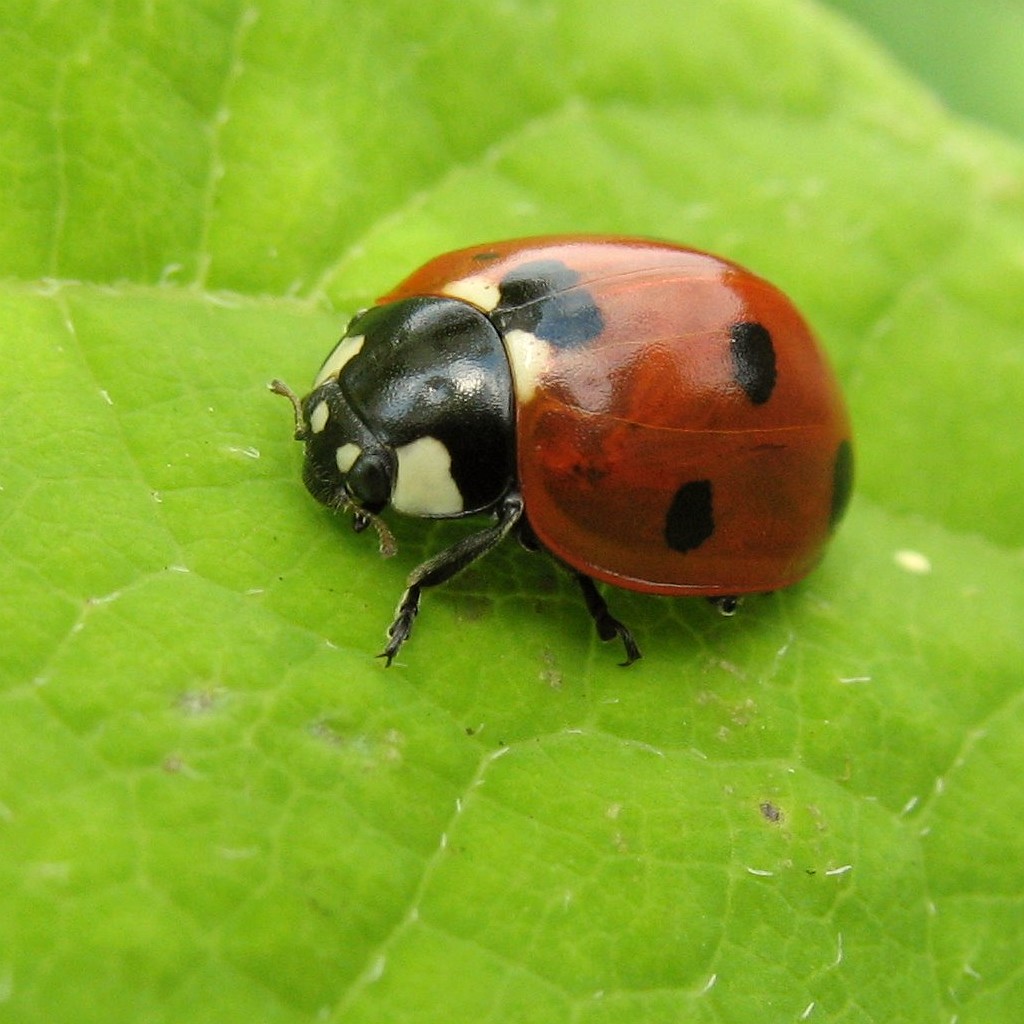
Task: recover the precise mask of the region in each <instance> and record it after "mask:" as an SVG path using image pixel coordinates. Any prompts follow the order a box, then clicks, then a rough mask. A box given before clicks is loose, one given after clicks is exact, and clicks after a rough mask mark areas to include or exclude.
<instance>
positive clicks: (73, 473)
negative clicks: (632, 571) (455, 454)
mask: <svg viewBox="0 0 1024 1024" xmlns="http://www.w3.org/2000/svg"><path fill="white" fill-rule="evenodd" d="M0 32H2V33H3V38H4V39H5V40H6V41H7V42H8V44H9V45H7V46H5V47H4V51H5V58H4V61H3V63H2V66H0V162H2V173H0V203H2V209H3V211H4V215H3V217H2V218H0V325H2V335H0V347H2V353H3V365H4V371H5V372H4V374H3V378H2V380H0V410H2V421H3V430H4V443H3V445H2V446H0V487H2V490H0V551H2V558H0V595H2V599H0V631H2V635H3V637H4V642H3V644H2V645H0V1019H10V1020H14V1021H18V1022H19V1024H32V1022H43V1021H45V1022H47V1024H52V1022H65V1021H66V1022H72V1021H73V1022H75V1024H89V1022H92V1021H103V1022H105V1024H110V1022H114V1024H117V1022H120V1021H124V1022H127V1021H140V1020H145V1021H148V1022H157V1024H159V1022H164V1021H166V1022H172V1021H173V1022H182V1021H187V1022H189V1024H192V1022H196V1024H198V1022H206V1021H210V1022H213V1021H216V1022H221V1024H222V1022H230V1021H246V1022H251V1021H261V1022H263V1021H267V1022H287V1024H292V1022H302V1021H311V1020H314V1019H315V1020H324V1021H345V1022H346V1024H348V1022H362V1021H365V1022H368V1024H369V1022H373V1024H380V1022H388V1021H396V1022H397V1021H406V1020H409V1021H411V1020H415V1021H417V1022H424V1024H429V1022H431V1021H444V1022H451V1021H480V1020H495V1021H497V1020H501V1021H505V1020H507V1021H515V1022H527V1024H529V1022H549V1021H551V1022H561V1021H570V1020H572V1021H577V1022H587V1024H602V1022H605V1021H608V1022H613V1021H614V1022H616V1024H629V1022H634V1021H635V1022H640V1021H643V1022H655V1021H666V1022H668V1021H671V1022H678V1021H707V1022H712V1021H714V1022H748V1021H751V1020H757V1021H765V1022H774V1021H798V1020H801V1019H804V1020H809V1021H828V1022H839V1021H842V1022H868V1021H871V1022H895V1021H914V1022H919V1021H935V1022H949V1021H953V1020H956V1021H957V1022H958V1024H964V1022H968V1021H978V1022H986V1024H992V1022H994V1024H1000V1022H1010V1021H1016V1019H1017V1017H1018V1016H1019V1007H1020V1006H1021V1005H1022V1004H1024V976H1022V974H1021V970H1020V964H1021V963H1022V962H1024V937H1022V934H1021V929H1020V927H1019V920H1020V917H1021V914H1022V912H1024V907H1022V902H1024V901H1022V896H1021V893H1022V892H1024V832H1022V830H1021V828H1020V825H1019V822H1020V821H1021V820H1022V818H1024V795H1022V793H1024V791H1022V790H1021V788H1020V786H1019V785H1018V784H1017V780H1018V779H1019V778H1020V777H1021V775H1022V772H1024V743H1022V742H1021V740H1022V730H1024V688H1022V685H1021V683H1022V678H1024V675H1022V671H1021V664H1022V661H1024V643H1022V639H1021V630H1020V623H1021V621H1022V618H1024V572H1022V569H1024V553H1022V537H1024V529H1022V528H1024V511H1022V505H1021V501H1020V497H1021V486H1020V485H1021V469H1020V462H1021V460H1020V452H1019V448H1020V396H1021V394H1024V360H1022V359H1021V349H1020V295H1021V294H1022V293H1024V249H1022V247H1021V241H1020V240H1021V238H1022V237H1024V198H1022V196H1024V187H1022V186H1024V154H1022V153H1021V151H1020V149H1019V148H1018V147H1016V146H1015V145H1014V144H1012V143H1011V142H1009V141H1007V140H1001V139H999V138H998V137H996V136H994V135H992V134H990V133H984V132H981V131H979V130H978V129H975V128H972V127H971V126H969V125H965V124H963V123H960V122H958V121H957V120H956V119H954V118H953V117H952V116H951V115H949V114H948V113H947V112H945V111H944V110H943V109H942V108H941V107H940V106H939V105H938V104H937V103H936V102H935V101H934V100H933V99H931V97H930V96H929V95H928V94H927V92H926V91H925V90H923V89H922V88H920V87H918V86H916V85H915V84H914V83H913V82H912V81H910V80H909V79H908V78H907V77H906V76H905V75H904V74H903V73H901V72H900V70H899V69H898V68H897V67H895V66H894V65H893V64H892V63H891V62H890V61H889V60H887V59H885V58H884V57H882V56H880V55H879V53H878V52H876V51H875V50H874V49H873V48H872V46H871V45H870V44H869V43H868V42H867V41H866V40H865V38H864V37H863V36H862V35H860V34H859V33H857V32H854V31H853V30H851V29H850V28H849V26H847V25H846V24H845V23H843V22H841V21H838V20H836V19H835V18H834V17H833V16H829V15H826V14H824V13H822V11H820V10H819V9H818V8H817V7H815V6H813V5H811V4H809V3H789V2H786V3H779V4H774V5H765V4H763V3H760V2H757V0H729V2H724V3H716V4H696V5H669V4H661V5H659V4H654V5H648V6H647V7H645V8H642V9H641V8H633V7H630V6H628V5H624V4H623V5H617V4H612V3H609V4H605V5H599V6H598V7H596V8H595V6H594V5H593V4H587V3H584V2H582V0H516V2H514V3H507V4H493V3H489V2H484V0H468V2H466V0H463V2H460V3H456V2H454V0H438V2H435V3H432V4H422V3H414V2H412V0H391V2H388V3H375V4H372V5H371V4H357V3H353V2H351V0H349V2H346V0H305V2H300V3H285V2H284V0H261V2H259V3H255V2H253V3H251V4H248V5H247V4H245V3H217V2H214V0H205V2H204V0H167V2H165V3H160V4H156V3H149V4H142V5H138V6H137V7H133V6H132V5H126V4H114V5H109V4H101V3H99V2H98V0H65V2H64V3H62V4H52V5H41V4H31V3H28V2H26V0H15V2H14V3H11V4H8V5H7V6H6V7H5V8H4V10H3V12H2V13H0ZM558 231H602V232H604V231H608V232H623V233H631V234H648V235H655V236H660V237H665V238H671V239H675V240H678V241H681V242H686V243H688V244H691V245H694V246H697V247H700V248H706V249H710V250H713V251H718V252H721V253H723V254H724V255H728V256H730V257H732V258H734V259H737V260H739V261H741V262H744V263H746V264H748V265H750V266H751V267H753V268H754V269H756V270H757V271H759V272H761V273H763V274H765V275H766V276H768V277H769V278H771V279H773V280H775V281H777V282H778V283H779V284H780V285H781V286H782V287H784V288H785V289H786V290H787V291H788V292H789V293H790V294H792V296H793V297H794V298H795V300H796V301H797V303H798V304H799V305H800V306H801V307H802V308H803V309H804V310H805V311H806V312H807V314H808V316H809V318H810V319H811V321H812V322H813V323H815V325H816V326H817V328H818V330H819V333H820V334H821V336H822V338H823V339H824V342H825V344H826V347H827V348H828V349H829V351H830V353H831V355H832V357H833V360H834V362H835V365H836V367H837V369H838V371H839V375H840V377H841V378H842V380H843V383H844V386H845V388H846V390H847V394H848V396H849V399H850V404H851V408H852V412H853V415H854V419H855V424H856V431H857V457H858V473H859V479H858V489H857V493H856V497H855V499H854V502H853V505H852V507H851V511H850V513H849V515H848V517H847V520H846V522H845V523H844V524H843V527H842V529H841V530H840V532H839V534H838V536H837V537H836V540H835V542H834V544H833V545H832V547H831V549H830V552H829V554H828V557H827V558H826V560H825V562H824V563H823V564H822V566H821V567H820V568H819V569H818V570H817V571H816V572H815V573H814V574H813V575H812V576H811V577H810V579H809V580H807V581H806V583H804V584H802V585H800V586H798V587H796V588H793V589H792V590H791V591H788V592H785V593H780V594H777V595H774V596H771V597H765V598H760V599H751V600H750V601H748V602H747V604H746V605H745V606H744V608H743V610H742V613H741V614H740V615H738V616H737V617H735V618H733V619H729V620H725V619H721V618H719V617H717V616H715V615H714V614H713V612H712V611H711V610H710V609H708V608H707V607H706V606H705V605H704V603H703V602H686V601H671V600H668V599H658V598H653V597H648V596H644V595H639V594H634V593H627V592H624V591H623V592H619V591H616V592H614V593H609V595H608V596H609V600H610V601H611V603H612V607H613V609H614V611H615V613H616V614H617V615H619V616H620V617H621V618H622V619H623V620H624V621H626V622H628V623H629V624H630V625H631V626H632V627H633V629H634V631H635V632H636V634H637V637H638V640H639V641H640V643H641V646H642V647H643V649H644V653H645V658H644V660H643V661H642V662H640V663H639V664H637V665H636V666H634V667H632V668H630V669H629V670H628V671H627V670H623V669H621V668H619V667H618V666H617V664H616V662H617V661H618V660H619V658H620V656H621V655H620V652H619V651H618V650H616V649H614V647H605V646H604V645H602V644H600V643H599V642H597V641H596V639H595V637H594V636H593V633H592V627H591V624H590V621H589V619H588V617H587V615H586V612H585V610H584V609H583V608H582V607H581V606H580V603H579V600H578V596H577V595H576V594H575V593H574V592H573V590H572V588H571V586H570V585H569V584H568V583H567V581H565V580H563V579H561V578H560V577H559V575H558V573H557V572H556V570H555V569H554V568H552V566H551V565H550V564H549V563H548V562H547V561H545V560H544V559H543V558H539V557H537V556H533V555H530V554H528V553H526V552H523V551H520V550H518V549H516V548H515V546H514V545H507V546H506V547H504V548H502V549H501V550H499V551H498V552H496V553H495V554H493V555H491V556H489V557H488V558H487V560H486V561H485V562H483V563H482V564H480V565H479V566H477V567H474V568H473V569H471V570H470V571H468V572H466V573H465V574H464V575H463V576H462V577H460V578H458V579H457V580H455V581H453V582H452V583H451V584H449V585H447V586H446V587H444V588H443V589H441V590H439V591H438V592H435V593H431V594H429V595H428V596H427V598H426V600H425V602H424V611H423V615H422V616H421V619H420V621H419V622H418V624H417V630H416V634H415V636H414V637H413V639H412V641H411V642H410V643H409V644H408V646H407V647H406V648H404V649H403V651H402V654H401V658H400V660H399V661H398V662H397V663H396V665H395V666H394V667H392V668H391V669H390V670H385V669H384V667H383V665H382V664H381V662H379V661H377V660H376V659H375V658H374V655H375V654H376V653H377V651H378V649H379V646H380V645H381V643H382V635H383V628H384V626H385V624H386V623H387V622H388V621H389V619H390V616H391V613H392V610H393V607H394V603H395V600H396V598H397V597H398V594H399V593H400V591H401V588H402V586H403V580H404V577H405V575H406V574H407V573H408V571H409V570H410V569H411V568H412V567H413V566H415V565H416V564H417V563H418V562H419V561H421V560H422V559H423V558H425V557H427V556H428V555H429V554H430V553H432V552H435V551H437V550H439V549H440V547H441V546H442V545H444V544H445V543H448V542H450V541H451V540H452V539H453V538H454V537H455V536H457V535H459V534H460V533H462V532H464V531H465V530H466V529H467V528H471V527H467V525H466V524H461V525H459V524H432V525H431V524H427V523H424V522H418V521H406V522H393V525H394V528H395V532H396V536H397V539H398V542H399V555H398V557H397V558H396V559H393V560H390V561H381V560H380V559H378V558H377V555H376V550H375V545H374V542H373V540H372V539H370V538H368V537H367V536H359V537H357V536H353V535H352V533H351V529H350V528H349V527H348V526H347V525H346V523H344V522H342V521H339V520H336V519H332V518H331V516H330V515H329V514H327V513H326V512H324V511H323V510H322V509H320V508H318V507H317V506H315V504H314V503H313V502H312V501H311V500H310V499H309V498H308V496H307V495H306V493H305V491H304V489H303V487H302V483H301V479H300V476H299V462H300V450H299V449H298V447H297V446H296V445H295V444H294V443H293V442H292V440H291V425H290V412H289V410H288V408H287V406H286V404H285V403H283V402H281V401H280V399H277V398H274V397H272V396H270V395H268V393H267V391H266V382H267V381H268V380H269V379H271V378H272V377H275V376H280V377H283V378H284V379H286V380H289V381H292V382H293V383H295V384H296V386H301V384H302V382H304V381H308V380H309V379H310V377H311V376H312V374H313V372H314V371H315V368H316V366H317V364H318V361H319V360H320V358H322V356H323V355H324V354H325V353H326V352H327V350H328V349H329V348H330V346H331V344H332V343H333V341H334V340H335V339H336V338H337V336H338V334H339V333H340V330H341V329H342V327H343V325H344V322H345V319H346V317H347V316H348V315H349V314H350V313H351V312H352V311H354V310H355V309H357V308H358V307H360V306H361V305H365V304H367V303H369V302H372V301H373V299H374V297H375V296H376V295H378V294H380V293H381V292H383V291H385V290H386V289H387V288H388V287H389V286H390V285H392V284H394V283H395V282H396V281H397V280H399V279H400V278H401V277H402V276H403V275H404V274H406V273H407V272H408V271H410V270H411V269H413V268H414V267H415V266H416V265H417V264H418V263H420V262H422V261H423V260H425V259H427V258H429V257H430V256H432V255H434V254H436V253H438V252H440V251H443V250H445V249H446V248H451V247H454V246H457V245H462V244H469V243H472V242H474V241H485V240H487V239H490V238H500V237H514V236H517V235H526V234H531V233H542V232H558Z"/></svg>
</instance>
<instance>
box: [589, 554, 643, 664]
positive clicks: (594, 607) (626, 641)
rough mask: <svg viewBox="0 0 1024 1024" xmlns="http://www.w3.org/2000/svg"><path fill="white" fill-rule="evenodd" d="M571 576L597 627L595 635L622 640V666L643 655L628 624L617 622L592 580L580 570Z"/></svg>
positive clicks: (603, 638)
mask: <svg viewBox="0 0 1024 1024" xmlns="http://www.w3.org/2000/svg"><path fill="white" fill-rule="evenodd" d="M573 576H574V577H575V578H576V582H577V583H578V584H579V587H580V590H581V591H583V600H584V601H586V603H587V611H588V612H590V617H591V618H592V619H593V620H594V625H595V626H596V627H597V635H598V636H599V637H600V638H601V639H602V640H614V639H615V637H618V638H619V639H620V640H621V641H622V644H623V646H624V647H625V648H626V660H625V661H623V662H622V663H621V664H622V666H623V668H625V667H626V666H627V665H632V664H633V662H634V661H639V660H640V658H642V657H643V655H642V654H641V653H640V648H639V647H637V644H636V640H634V639H633V634H632V633H631V632H630V630H629V627H628V626H626V625H625V624H624V623H622V622H619V620H618V619H617V618H615V616H614V615H612V613H611V612H610V611H608V604H607V602H606V601H605V599H604V598H603V597H602V596H601V595H600V593H599V592H598V589H597V585H596V584H595V583H594V581H593V580H592V579H591V578H590V577H589V576H584V575H583V573H581V572H574V573H573Z"/></svg>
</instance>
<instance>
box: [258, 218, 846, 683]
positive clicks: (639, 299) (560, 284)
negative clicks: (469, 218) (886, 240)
mask: <svg viewBox="0 0 1024 1024" xmlns="http://www.w3.org/2000/svg"><path fill="white" fill-rule="evenodd" d="M270 387H271V389H272V390H273V391H275V392H277V393H278V394H281V395H284V396H285V397H287V398H288V399H289V400H290V401H291V403H292V406H293V408H294V412H295V438H296V440H299V441H302V442H303V443H304V444H305V468H304V474H303V475H304V479H305V484H306V487H307V488H308V489H309V491H310V493H311V494H312V495H313V497H314V498H316V499H317V500H318V501H320V502H322V503H323V504H325V505H327V506H329V507H330V508H334V509H340V510H346V511H349V512H351V513H352V514H353V516H354V523H353V525H354V528H355V530H356V531H357V532H358V531H362V530H365V529H366V528H367V527H368V526H373V527H374V528H375V529H376V531H377V533H378V536H379V540H380V548H381V553H382V554H385V555H387V554H393V553H394V547H395V545H394V541H393V539H392V537H391V534H390V532H389V531H388V529H387V527H386V526H385V524H384V523H383V521H382V520H381V519H380V513H381V512H382V511H383V510H384V509H385V508H387V507H388V506H391V507H392V508H394V509H395V510H397V511H398V512H401V513H404V514H406V515H410V516H422V517H426V518H432V519H452V518H461V517H463V516H472V515H489V516H490V517H491V519H492V520H493V522H492V523H491V524H490V525H487V526H485V527H484V528H483V529H481V530H480V531H479V532H477V533H473V534H470V535H469V536H467V537H465V538H464V539H462V540H460V541H458V542H457V543H456V544H453V545H452V546H451V547H449V548H447V549H446V550H444V551H441V552H440V553H439V554H436V555H435V556H434V557H433V558H430V559H428V560H427V561H426V562H424V563H423V564H422V565H421V566H419V567H418V568H417V569H415V570H414V571H413V572H412V574H411V575H410V576H409V579H408V585H407V588H406V590H405V592H404V594H403V595H402V598H401V601H400V602H399V605H398V608H397V610H396V613H395V617H394V620H393V622H392V623H391V626H390V628H389V629H388V642H387V645H386V647H385V648H384V650H383V651H382V652H381V655H380V657H382V658H385V659H386V663H387V664H388V665H390V664H391V662H392V661H393V660H394V658H395V655H396V654H397V653H398V650H399V648H400V647H401V646H402V644H403V643H404V642H405V641H406V640H407V639H408V638H409V634H410V632H411V630H412V626H413V622H414V620H415V618H416V615H417V613H418V611H419V607H420V595H421V592H422V591H423V590H424V589H426V588H429V587H434V586H437V585H438V584H440V583H443V582H445V581H446V580H448V579H450V578H451V577H452V576H454V575H455V574H456V573H458V572H460V571H461V570H462V569H465V568H466V566H468V565H470V564H471V563H473V562H475V561H476V560H477V559H478V558H481V557H482V556H483V555H485V554H487V552H489V551H490V550H491V549H492V548H494V547H495V546H496V545H497V544H499V543H500V542H501V541H503V540H504V539H505V538H506V537H508V536H509V535H510V534H511V535H515V536H516V537H517V538H518V539H519V540H520V541H521V542H522V543H523V545H524V546H525V547H527V548H530V549H533V550H536V549H543V550H545V551H547V552H549V553H550V554H552V555H553V556H554V557H555V558H556V559H557V560H558V561H559V562H560V563H562V564H563V566H565V567H566V568H567V569H568V570H569V572H570V573H571V574H572V575H573V576H574V577H575V579H576V581H577V582H578V584H579V586H580V588H581V589H582V592H583V597H584V600H585V602H586V606H587V610H588V611H589V613H590V615H591V617H592V618H593V620H594V623H595V625H596V628H597V632H598V635H599V636H600V638H601V639H602V640H611V639H613V638H615V637H619V639H620V640H621V641H622V643H623V645H624V646H625V651H626V661H625V662H624V664H627V665H628V664H630V663H631V662H634V661H636V659H637V658H639V657H640V650H639V648H638V646H637V644H636V641H635V640H634V638H633V634H632V633H631V632H630V630H629V629H628V628H627V627H626V626H625V625H624V624H623V623H622V622H620V621H619V620H618V619H616V618H615V617H613V615H612V614H611V612H610V611H609V609H608V606H607V604H606V603H605V600H604V598H603V597H602V596H601V594H600V593H599V592H598V589H597V587H596V585H595V581H600V582H602V583H609V584H612V585H614V586H617V587H624V588H626V589H627V590H636V591H641V592H643V593H647V594H669V595H675V596H703V597H707V598H709V599H710V600H712V601H713V602H714V603H715V604H716V605H717V606H718V608H719V610H720V611H722V612H724V613H726V614H730V613H731V612H733V611H735V608H736V604H737V602H738V599H739V597H740V595H743V594H747V593H751V592H767V591H773V590H777V589H779V588H780V587H786V586H788V585H790V584H792V583H795V582H796V581H797V580H799V579H801V578H802V577H803V576H804V575H806V574H807V572H809V571H810V569H811V568H812V567H813V566H814V565H815V563H816V562H817V561H818V560H819V558H820V557H821V555H822V550H823V548H824V545H825V544H826V542H827V541H828V538H829V536H830V534H831V532H832V530H833V529H834V527H835V526H836V524H837V523H838V521H839V519H840V518H841V516H842V514H843V511H844V509H845V507H846V504H847V501H848V499H849V496H850V489H851V483H852V470H853V460H852V454H851V443H850V423H849V419H848V417H847V413H846V410H845V407H844V403H843V398H842V395H841V393H840V391H839V387H838V385H837V383H836V380H835V377H834V376H833V374H832V371H831V370H830V368H829V366H828V363H827V362H826V360H825V357H824V355H823V354H822V351H821V349H820V348H819V346H818V344H817V342H816V341H815V339H814V336H813V334H812V333H811V330H810V328H809V327H808V326H807V324H806V323H805V321H804V320H803V318H802V317H801V316H800V314H799V313H798V312H797V310H796V309H795V308H794V307H793V305H792V303H791V302H790V301H789V299H787V298H786V296H785V295H783V294H782V293H781V292H780V291H779V290H778V289H776V288H775V287H774V286H772V285H771V284H769V283H768V282H766V281H764V280H762V279H761V278H759V277H757V276H755V275H754V274H752V273H751V272H750V271H748V270H745V269H743V268H742V267H740V266H738V265H736V264H735V263H731V262H729V261H728V260H724V259H720V258H719V257H717V256H712V255H709V254H708V253H704V252H698V251H696V250H693V249H686V248H680V247H678V246H675V245H670V244H666V243H662V242H655V241H649V240H645V239H637V238H623V237H603V236H585V235H566V236H553V237H543V238H527V239H520V240H515V241H505V242H497V243H494V244H490V245H479V246H474V247H472V248H468V249H461V250H459V251H457V252H452V253H448V254H446V255H443V256H439V257H437V258H436V259H433V260H431V261H430V262H429V263H427V264H426V265H425V266H423V267H421V268H420V269H419V270H417V271H415V272H414V273H413V274H412V275H410V276H409V277H408V278H406V279H405V280H404V281H403V282H402V283H401V284H399V285H398V286H397V287H396V288H394V289H393V290H392V291H390V292H389V293H388V294H387V295H385V296H383V297H382V298H381V299H380V300H379V301H378V302H377V304H376V305H375V306H373V307H372V308H370V309H367V310H364V311H362V312H360V313H358V314H357V315H356V316H355V317H354V318H353V320H352V322H351V323H350V324H349V325H348V329H347V330H346V332H345V334H344V336H343V337H342V339H341V341H340V342H339V343H338V344H337V345H336V346H335V348H334V349H333V351H332V352H331V353H330V355H328V357H327V359H326V360H325V361H324V363H323V365H322V366H321V367H320V372H319V373H318V374H317V376H316V379H315V381H314V384H313V390H312V391H310V393H309V394H308V395H306V397H305V398H303V399H301V400H300V399H299V398H298V396H297V395H296V394H295V393H294V392H293V391H292V390H291V389H289V388H288V387H287V386H286V385H285V384H283V383H281V381H277V380H275V381H274V382H273V383H272V384H271V385H270Z"/></svg>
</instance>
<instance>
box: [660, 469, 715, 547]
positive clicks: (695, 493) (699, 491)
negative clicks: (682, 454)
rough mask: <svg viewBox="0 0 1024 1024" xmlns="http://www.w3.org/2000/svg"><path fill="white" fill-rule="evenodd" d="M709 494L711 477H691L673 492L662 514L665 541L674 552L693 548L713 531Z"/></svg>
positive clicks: (713, 523)
mask: <svg viewBox="0 0 1024 1024" xmlns="http://www.w3.org/2000/svg"><path fill="white" fill-rule="evenodd" d="M711 493H712V488H711V481H710V480H691V481H689V482H688V483H685V484H683V486H682V487H680V488H679V490H678V491H676V494H675V497H674V498H673V499H672V504H671V505H669V509H668V513H667V514H666V516H665V543H666V544H668V546H669V547H670V548H671V549H672V550H673V551H680V552H682V553H684V554H685V553H686V552H687V551H693V549H694V548H699V547H700V546H701V544H703V543H704V541H706V540H707V539H708V538H709V537H710V536H711V535H712V534H713V533H714V532H715V517H714V511H713V509H712V504H711Z"/></svg>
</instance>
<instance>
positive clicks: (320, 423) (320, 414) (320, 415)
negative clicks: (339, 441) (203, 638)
mask: <svg viewBox="0 0 1024 1024" xmlns="http://www.w3.org/2000/svg"><path fill="white" fill-rule="evenodd" d="M330 415H331V411H330V409H328V408H327V403H326V402H317V404H316V408H315V409H314V410H313V411H312V412H311V413H310V414H309V429H310V430H312V431H313V433H314V434H319V433H320V432H321V431H322V430H323V429H324V427H326V426H327V420H328V418H329V417H330Z"/></svg>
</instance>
